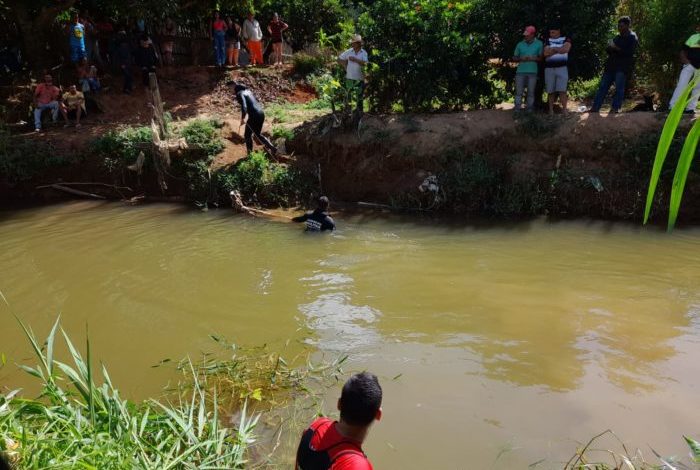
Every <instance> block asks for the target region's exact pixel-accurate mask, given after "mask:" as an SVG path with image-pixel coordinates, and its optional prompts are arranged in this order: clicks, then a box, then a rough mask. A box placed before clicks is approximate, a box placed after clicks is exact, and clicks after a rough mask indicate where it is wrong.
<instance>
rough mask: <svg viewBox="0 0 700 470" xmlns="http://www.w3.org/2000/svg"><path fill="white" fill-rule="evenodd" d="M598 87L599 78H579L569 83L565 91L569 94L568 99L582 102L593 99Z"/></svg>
mask: <svg viewBox="0 0 700 470" xmlns="http://www.w3.org/2000/svg"><path fill="white" fill-rule="evenodd" d="M599 86H600V77H596V78H591V79H590V80H585V79H582V78H579V79H576V80H571V81H569V86H568V88H567V91H568V92H569V97H570V98H571V99H574V100H577V101H583V100H587V99H593V98H594V97H595V94H596V92H597V91H598V87H599Z"/></svg>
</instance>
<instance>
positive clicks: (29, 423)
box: [0, 320, 258, 469]
mask: <svg viewBox="0 0 700 470" xmlns="http://www.w3.org/2000/svg"><path fill="white" fill-rule="evenodd" d="M20 323H21V322H20ZM21 325H22V328H23V329H24V331H25V333H26V335H27V338H28V339H29V341H30V343H31V346H32V348H33V349H34V353H35V354H36V358H37V359H38V360H39V365H38V366H35V367H29V366H21V368H22V369H24V370H25V371H26V372H27V373H29V374H30V375H32V376H33V377H35V378H37V379H38V380H39V381H40V383H41V386H42V393H41V397H40V398H39V399H26V398H18V397H17V393H18V391H14V392H11V393H9V394H7V395H0V446H2V447H0V450H5V452H6V454H7V455H8V456H9V457H10V458H11V459H12V460H13V461H14V462H15V464H16V465H17V466H19V467H22V468H105V469H118V468H139V469H166V468H172V469H176V468H177V469H188V468H243V466H244V464H245V462H246V460H245V455H244V454H245V451H246V449H247V448H248V446H249V445H250V444H251V443H253V442H254V439H253V434H252V431H253V429H254V427H255V425H256V423H257V420H258V418H257V417H253V418H252V419H250V417H249V416H247V415H246V409H245V406H244V408H243V413H242V416H241V420H240V424H239V425H238V427H237V429H232V428H229V427H226V426H222V424H221V423H222V422H223V419H221V417H220V416H219V400H218V398H217V395H216V393H213V395H212V394H210V393H209V391H208V390H209V387H208V384H207V383H206V376H205V375H202V374H199V373H198V372H197V371H196V369H195V368H194V366H193V364H192V363H191V362H188V365H189V369H190V374H189V377H190V378H191V379H192V380H191V382H190V384H189V386H188V387H187V388H184V387H180V389H179V390H178V393H177V397H176V399H175V400H173V401H172V402H170V401H167V402H160V401H156V400H149V401H147V402H145V403H140V404H139V403H134V402H131V401H128V400H124V399H122V398H121V397H120V394H119V391H118V390H117V388H116V387H115V386H114V385H113V383H112V381H111V379H110V376H109V374H108V373H107V370H106V368H105V367H104V365H103V366H102V368H101V374H100V375H101V376H102V377H101V380H102V383H101V384H99V383H97V381H96V375H97V373H96V371H94V370H93V369H94V367H95V366H94V364H93V363H92V358H91V355H90V342H89V339H88V340H87V343H86V354H87V356H86V358H85V359H83V356H82V354H81V353H80V352H79V351H78V349H77V348H76V347H75V345H74V344H73V343H72V341H71V340H70V338H69V336H68V334H67V333H66V332H65V331H64V330H63V329H62V328H60V326H59V321H58V320H57V321H56V323H55V324H54V326H53V328H52V329H51V332H50V333H49V336H48V338H47V340H46V343H45V348H42V347H41V346H40V343H39V342H38V340H37V338H36V337H35V336H34V334H33V333H32V331H31V330H30V329H28V328H27V327H26V326H25V325H24V324H21ZM59 330H60V331H61V333H62V336H63V339H64V340H65V344H66V346H67V348H68V350H69V352H70V358H71V360H72V364H68V363H64V362H60V361H58V360H56V359H55V357H54V351H55V346H56V344H55V339H56V334H57V332H58V331H59Z"/></svg>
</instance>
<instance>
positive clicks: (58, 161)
mask: <svg viewBox="0 0 700 470" xmlns="http://www.w3.org/2000/svg"><path fill="white" fill-rule="evenodd" d="M67 162H68V159H66V158H65V157H64V156H62V155H56V154H55V152H54V151H53V149H52V148H51V147H50V146H49V145H48V144H46V143H44V142H36V141H33V140H30V139H23V138H17V137H12V136H11V135H10V133H9V132H7V131H6V130H5V129H4V128H2V127H0V180H3V179H4V180H5V181H7V182H10V183H17V182H20V181H26V180H30V179H32V178H33V177H34V176H37V175H39V174H41V173H42V172H43V171H45V170H47V169H49V168H53V167H57V166H61V165H65V164H66V163H67Z"/></svg>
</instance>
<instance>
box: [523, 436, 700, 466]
mask: <svg viewBox="0 0 700 470" xmlns="http://www.w3.org/2000/svg"><path fill="white" fill-rule="evenodd" d="M605 436H612V437H613V438H614V439H615V440H616V441H617V442H616V446H614V447H620V448H621V450H620V449H617V450H614V448H607V447H603V448H601V447H598V441H599V440H600V439H601V438H603V437H605ZM683 438H684V439H685V442H686V443H687V444H688V447H689V448H690V459H691V460H692V461H693V462H694V463H695V464H696V466H695V467H691V466H689V465H687V464H685V463H683V462H682V461H680V460H679V459H677V458H676V457H662V456H661V455H660V454H659V453H658V452H656V451H655V450H654V449H650V450H651V453H652V454H654V456H655V458H656V459H658V461H659V463H658V464H657V463H649V462H647V461H646V459H645V458H644V455H643V453H642V451H641V450H639V449H637V450H636V451H635V452H634V453H630V452H629V450H628V449H627V446H625V444H624V443H623V442H622V441H621V440H620V439H619V438H618V437H617V435H615V433H614V432H612V431H611V430H609V429H608V430H607V431H604V432H602V433H600V434H598V435H597V436H594V437H593V438H591V440H590V441H588V443H587V444H586V445H585V446H583V447H581V448H580V449H578V450H577V451H576V454H574V456H573V457H571V459H569V461H568V462H567V463H566V464H565V465H564V470H623V469H624V470H693V469H698V468H700V466H698V465H697V464H700V443H698V442H697V441H695V440H694V439H691V438H689V437H686V436H683ZM600 455H603V456H604V457H598V456H600ZM538 463H539V462H538ZM535 465H537V464H535ZM531 467H532V465H531Z"/></svg>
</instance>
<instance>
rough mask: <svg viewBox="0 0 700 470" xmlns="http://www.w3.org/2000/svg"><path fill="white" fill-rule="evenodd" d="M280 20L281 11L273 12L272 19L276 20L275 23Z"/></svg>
mask: <svg viewBox="0 0 700 470" xmlns="http://www.w3.org/2000/svg"><path fill="white" fill-rule="evenodd" d="M279 20H280V15H279V13H273V14H272V21H274V22H275V23H277V22H278V21H279Z"/></svg>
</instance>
